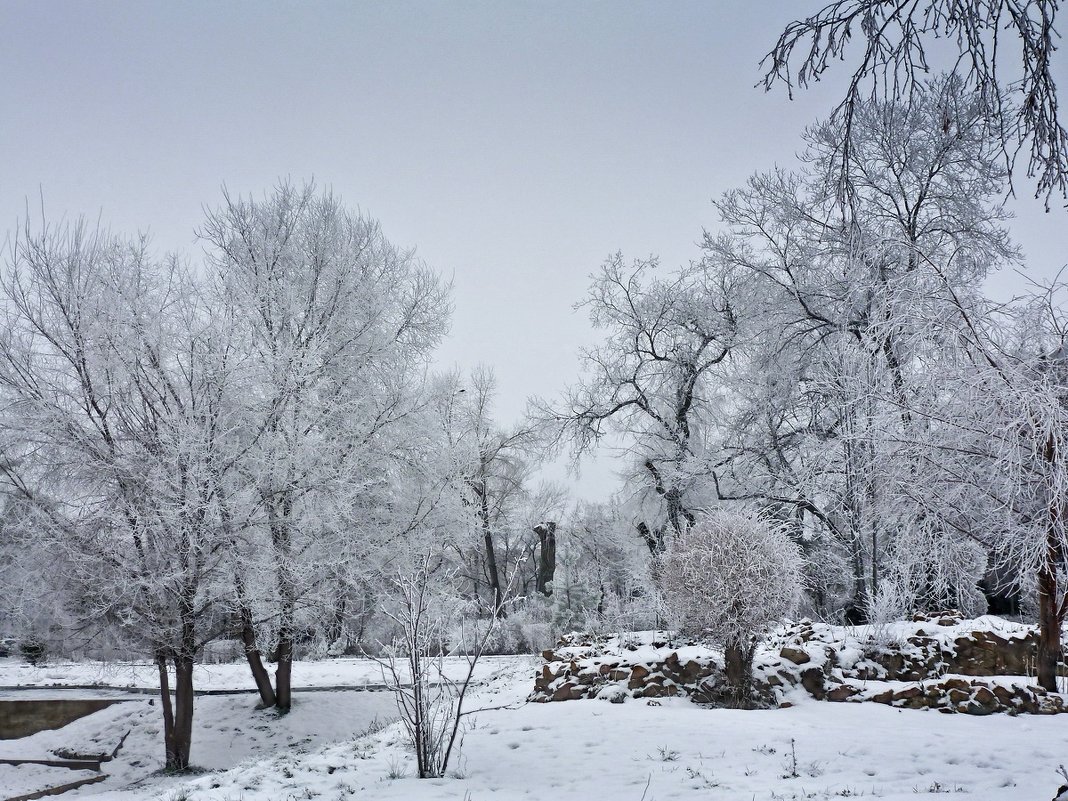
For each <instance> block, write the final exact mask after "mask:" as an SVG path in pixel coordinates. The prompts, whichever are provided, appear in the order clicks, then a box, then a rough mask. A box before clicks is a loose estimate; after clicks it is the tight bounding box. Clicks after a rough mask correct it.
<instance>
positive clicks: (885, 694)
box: [870, 690, 894, 704]
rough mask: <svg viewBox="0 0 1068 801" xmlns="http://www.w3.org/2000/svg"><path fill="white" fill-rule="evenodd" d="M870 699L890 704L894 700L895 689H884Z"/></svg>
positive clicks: (878, 702)
mask: <svg viewBox="0 0 1068 801" xmlns="http://www.w3.org/2000/svg"><path fill="white" fill-rule="evenodd" d="M870 700H872V701H874V702H875V703H877V704H889V703H890V702H892V701H893V700H894V691H893V690H883V691H882V692H881V693H876V694H875V695H873V696H872V697H871V699H870Z"/></svg>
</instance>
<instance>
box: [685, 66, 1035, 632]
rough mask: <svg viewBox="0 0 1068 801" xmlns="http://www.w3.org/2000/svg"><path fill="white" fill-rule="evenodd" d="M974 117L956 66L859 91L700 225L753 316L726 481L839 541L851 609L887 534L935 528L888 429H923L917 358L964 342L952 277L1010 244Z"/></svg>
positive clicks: (999, 176)
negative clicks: (903, 92) (908, 494)
mask: <svg viewBox="0 0 1068 801" xmlns="http://www.w3.org/2000/svg"><path fill="white" fill-rule="evenodd" d="M982 115H983V105H982V103H981V102H980V100H979V99H977V98H975V97H972V96H970V95H968V94H967V93H966V92H964V91H963V87H962V85H961V83H960V82H959V81H958V80H957V79H955V78H954V77H952V76H947V77H943V78H941V79H939V80H936V81H934V82H932V83H930V84H928V85H927V86H926V87H925V88H924V90H923V91H917V93H916V95H915V96H914V98H913V102H912V103H911V104H908V105H903V104H893V103H868V104H862V105H860V106H858V108H857V110H856V114H855V118H854V125H853V128H852V129H851V131H849V132H848V133H845V132H843V130H842V128H841V126H840V125H838V124H834V123H833V122H832V123H828V124H823V125H817V126H815V127H814V128H812V129H811V130H810V131H809V132H808V134H807V141H808V144H809V148H808V150H807V151H806V153H805V155H804V157H803V161H804V166H803V167H802V168H801V169H800V170H799V171H797V172H786V171H783V170H777V171H775V172H772V173H764V174H758V175H757V176H754V177H753V178H752V179H751V180H750V181H749V184H748V186H747V187H746V188H745V189H742V190H736V191H733V192H729V193H727V194H726V195H725V196H724V197H723V198H722V200H721V201H719V202H718V203H717V208H718V209H719V211H720V214H721V217H722V219H723V222H724V223H725V224H726V226H727V227H728V232H727V233H720V234H708V235H706V239H705V247H706V250H707V251H708V253H709V256H710V258H712V259H713V260H714V261H715V262H716V263H720V264H726V265H729V266H731V267H733V268H736V269H741V270H744V271H747V272H748V274H749V275H750V276H751V277H752V287H751V288H752V291H753V293H754V295H755V296H756V298H757V300H754V301H753V302H752V305H751V309H752V313H753V314H754V315H758V317H759V319H760V320H761V321H762V325H761V327H760V329H759V330H754V331H752V332H751V334H750V336H749V338H748V339H747V343H748V347H747V348H746V349H745V350H744V357H745V358H744V359H742V358H740V359H739V363H740V364H744V365H745V367H746V369H745V370H744V371H743V370H739V371H738V373H737V375H736V378H735V381H736V383H735V384H734V387H735V397H736V398H737V399H738V403H737V404H735V405H734V406H733V408H732V411H733V419H732V421H731V423H730V424H729V425H727V426H725V427H724V430H726V431H727V432H728V435H727V436H726V438H725V439H724V440H722V442H721V443H720V456H719V464H720V465H721V466H720V467H719V468H717V470H716V483H717V489H718V491H719V493H720V497H722V498H730V499H736V500H759V501H760V502H762V503H764V504H768V505H771V506H773V507H775V508H777V509H778V512H777V513H778V514H779V515H780V516H781V517H783V518H784V519H792V520H794V521H795V525H796V527H797V530H798V534H799V536H802V537H803V538H804V539H805V540H806V541H807V542H808V543H810V544H811V545H812V546H813V547H819V548H823V549H825V548H826V546H827V545H833V544H834V543H838V544H839V545H840V546H843V547H845V548H846V549H847V551H848V560H849V562H850V564H851V573H852V576H851V579H852V589H851V591H850V593H849V594H850V596H851V597H850V598H849V599H848V600H847V603H846V607H847V614H848V615H849V616H850V617H851V618H852V619H861V618H862V617H863V616H864V615H865V609H866V608H867V606H868V604H869V603H870V601H871V598H872V597H873V595H874V593H876V592H877V591H878V590H879V585H880V584H881V582H882V580H883V575H882V574H883V567H884V565H885V562H886V561H887V559H888V558H890V556H889V554H890V551H891V550H893V548H894V541H895V539H896V538H897V537H898V535H899V534H901V533H902V532H904V531H913V530H916V529H918V528H924V529H927V530H929V531H931V532H933V533H934V534H936V535H937V536H942V535H943V534H944V533H945V532H941V533H939V532H940V531H941V527H942V526H943V523H942V522H941V521H940V520H939V517H938V512H937V510H932V509H931V508H929V507H927V506H923V507H921V506H919V505H916V504H910V503H905V504H903V503H902V502H901V494H900V491H899V488H900V487H901V486H903V485H907V484H909V483H910V482H912V483H914V482H915V481H916V480H917V479H918V476H919V473H920V471H921V468H920V466H919V465H917V464H916V462H915V460H914V459H913V457H912V456H911V455H910V454H909V452H908V449H906V448H903V447H902V446H901V444H900V443H901V441H902V440H906V441H912V440H915V439H917V438H922V437H923V436H924V430H925V427H926V426H927V423H926V422H924V421H922V420H917V419H914V418H915V415H914V412H912V411H911V410H912V408H913V407H914V406H915V405H916V404H917V403H918V402H919V395H920V394H921V393H923V392H927V391H930V387H931V384H930V382H929V381H928V378H927V364H928V363H929V361H930V359H931V357H932V356H935V355H937V354H939V353H940V352H941V351H943V350H945V349H946V348H949V349H954V348H959V347H960V344H959V342H958V340H957V337H956V328H955V326H954V325H953V324H951V322H950V320H951V318H952V317H953V316H954V315H952V314H947V308H948V307H947V305H946V304H947V302H948V296H947V287H950V288H952V290H953V291H954V292H956V293H957V297H959V298H963V299H967V302H972V300H971V299H974V298H976V297H978V293H979V286H980V284H981V282H982V280H983V279H984V278H985V276H986V275H987V274H988V273H989V271H990V270H992V269H994V268H995V267H998V266H1001V265H1004V264H1011V263H1013V262H1015V260H1016V259H1017V258H1018V255H1017V252H1016V250H1015V248H1014V247H1013V246H1012V244H1011V243H1010V242H1009V240H1008V237H1007V235H1006V233H1005V231H1004V229H1003V227H1002V226H1001V223H1002V222H1003V221H1004V220H1005V218H1006V214H1005V212H1004V211H1003V209H1002V208H1001V207H1000V205H999V204H998V203H997V201H996V199H995V198H996V194H997V193H998V192H999V191H1000V189H1001V187H1002V186H1003V181H1004V178H1005V172H1004V169H1003V167H1002V166H1001V165H1000V164H999V162H998V160H997V148H996V143H992V142H991V141H990V139H989V138H988V136H987V132H986V131H985V129H984V126H983V116H982ZM846 135H848V136H849V137H850V141H851V142H852V146H851V150H850V153H851V156H850V160H849V161H848V162H847V165H846V166H847V169H848V172H849V176H850V181H851V183H852V186H853V192H854V196H853V203H852V204H851V205H850V206H848V207H843V206H842V205H841V204H840V203H838V202H837V197H836V191H837V190H836V184H835V179H834V175H835V159H836V158H837V157H838V153H839V151H840V147H841V141H842V137H843V136H846ZM740 355H741V354H740ZM934 391H937V390H934ZM942 552H943V553H945V554H947V555H948V554H949V553H950V552H951V549H950V550H948V551H942ZM934 555H935V554H932V556H934ZM968 563H969V564H972V563H974V560H970V561H969V562H968ZM977 578H978V576H974V575H973V576H970V577H965V576H960V579H961V580H962V581H965V582H966V583H967V582H971V583H973V584H974V582H975V580H976V579H977ZM821 581H822V580H821ZM823 583H824V584H826V582H825V581H824V582H823ZM950 594H951V595H952V594H953V593H950ZM914 602H918V603H939V602H940V600H939V598H938V597H935V596H934V595H931V596H929V597H928V598H926V599H914ZM828 611H831V610H828Z"/></svg>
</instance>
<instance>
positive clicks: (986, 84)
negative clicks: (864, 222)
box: [761, 0, 1068, 204]
mask: <svg viewBox="0 0 1068 801" xmlns="http://www.w3.org/2000/svg"><path fill="white" fill-rule="evenodd" d="M1059 5H1060V4H1059V2H1058V0H914V1H913V2H900V0H834V2H830V3H827V4H826V5H824V6H823V7H822V8H820V9H819V10H818V11H816V13H815V14H813V15H812V16H809V17H806V18H804V19H801V20H796V21H794V22H791V23H790V24H789V25H788V26H787V27H786V29H785V30H784V31H783V33H782V34H781V35H780V36H779V39H778V41H777V42H776V43H775V46H774V47H773V48H772V50H771V52H769V53H768V54H767V55H766V56H765V57H764V59H763V60H762V62H761V66H762V67H763V68H764V69H765V73H764V79H763V82H764V87H765V88H766V89H769V88H771V87H772V86H773V85H775V84H776V83H780V82H781V83H785V84H786V85H787V87H788V89H789V90H790V91H791V96H792V92H793V88H794V86H795V85H796V86H800V87H802V88H803V87H806V86H808V85H809V84H810V83H812V82H814V81H818V80H820V78H822V77H823V76H824V74H825V73H826V72H827V70H828V69H830V67H831V64H832V63H833V62H835V61H845V60H847V56H850V55H851V54H850V53H849V52H848V51H849V49H850V47H851V46H852V44H853V41H854V36H856V37H857V38H859V39H860V40H861V49H860V63H859V65H858V66H857V67H856V68H855V70H854V72H853V75H852V77H851V78H850V81H849V88H848V89H847V91H846V96H845V98H844V99H843V100H842V102H841V104H840V105H839V106H838V108H837V109H836V110H835V114H834V117H835V118H836V120H837V121H839V122H840V123H841V124H842V125H843V127H844V130H845V133H846V135H845V137H843V139H842V140H841V148H840V151H839V156H840V160H839V164H840V165H841V166H842V170H841V172H840V177H841V185H840V189H842V190H844V191H846V192H847V193H849V192H851V183H850V180H849V175H848V172H847V170H846V169H845V165H847V164H848V163H849V162H850V160H851V159H852V158H853V153H852V149H853V147H854V143H853V137H852V132H853V128H854V122H855V120H856V115H857V109H858V108H859V107H860V105H861V104H862V103H863V101H865V100H866V99H871V100H883V101H890V102H896V101H899V100H911V98H912V96H913V94H914V93H915V92H916V91H917V90H921V89H922V87H923V84H924V82H925V81H926V80H927V76H928V74H929V73H930V71H931V68H930V63H931V62H932V61H935V60H936V59H937V58H938V55H937V54H936V53H935V52H934V51H937V50H938V48H939V47H943V48H946V49H947V51H948V52H947V55H949V56H950V59H951V63H952V64H953V67H954V68H955V69H956V70H957V71H958V72H959V73H960V75H961V76H962V77H963V79H964V87H963V88H964V90H965V91H970V92H975V93H976V94H977V96H978V97H979V98H980V99H981V102H982V104H983V108H984V117H983V119H984V121H985V122H984V125H986V126H988V127H989V128H990V133H992V134H993V136H995V137H996V138H997V140H998V141H1000V143H1001V150H1002V153H1003V154H1004V156H1005V158H1006V160H1007V162H1008V163H1009V165H1010V167H1011V165H1012V163H1013V162H1015V160H1016V157H1017V155H1018V154H1019V153H1020V151H1021V150H1023V149H1024V148H1025V147H1026V148H1028V149H1029V151H1030V152H1029V158H1028V163H1027V176H1028V178H1033V179H1034V180H1035V182H1036V196H1041V195H1045V197H1046V202H1047V204H1048V202H1049V198H1050V196H1051V195H1052V194H1053V193H1054V192H1058V193H1060V194H1061V195H1062V196H1063V197H1068V132H1066V131H1065V127H1064V124H1063V121H1062V120H1061V117H1060V107H1059V102H1058V98H1057V81H1056V57H1055V54H1056V50H1057V40H1058V38H1059V37H1058V34H1057V31H1056V28H1055V27H1054V22H1055V18H1056V16H1057V11H1058V8H1059Z"/></svg>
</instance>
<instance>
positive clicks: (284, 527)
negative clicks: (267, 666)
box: [268, 493, 297, 712]
mask: <svg viewBox="0 0 1068 801" xmlns="http://www.w3.org/2000/svg"><path fill="white" fill-rule="evenodd" d="M290 511H291V500H290V498H289V495H288V493H286V494H284V495H283V497H282V499H281V502H280V507H277V508H276V507H275V506H274V505H273V503H271V504H269V505H268V514H269V515H270V521H269V525H270V528H271V544H272V545H273V546H274V558H275V571H276V574H277V577H278V603H279V613H278V646H277V647H276V648H275V657H276V658H277V660H278V667H277V669H276V670H275V674H274V686H275V700H274V703H275V707H276V708H277V709H278V710H279V711H281V712H288V711H289V709H290V707H291V706H292V702H293V696H292V684H291V682H292V677H293V616H294V613H295V610H296V606H297V589H296V586H295V584H294V582H293V572H292V571H293V559H292V557H293V554H292V553H291V551H292V536H291V533H290V530H289V513H290Z"/></svg>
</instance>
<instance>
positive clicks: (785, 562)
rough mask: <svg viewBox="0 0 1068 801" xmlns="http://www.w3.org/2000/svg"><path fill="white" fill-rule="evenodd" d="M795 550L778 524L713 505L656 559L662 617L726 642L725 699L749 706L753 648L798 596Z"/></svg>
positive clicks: (793, 608)
mask: <svg viewBox="0 0 1068 801" xmlns="http://www.w3.org/2000/svg"><path fill="white" fill-rule="evenodd" d="M801 567H802V558H801V552H800V549H799V548H798V546H797V544H796V543H794V542H793V540H791V539H790V537H789V535H788V534H787V533H786V531H785V530H784V528H783V527H782V526H779V525H776V524H775V523H773V522H772V521H770V520H768V519H767V518H766V517H763V516H761V515H758V514H754V513H752V512H748V511H746V510H739V509H728V508H722V507H721V508H715V509H712V510H710V511H708V512H706V513H704V514H703V515H702V516H701V517H700V518H699V519H698V520H697V521H696V523H694V525H693V526H691V527H690V528H689V529H686V530H684V531H682V532H681V533H680V534H679V535H678V537H676V538H675V541H674V542H673V543H671V545H670V546H669V549H668V550H667V552H666V553H664V554H663V555H662V556H661V557H660V559H659V564H658V569H657V584H658V586H659V589H660V593H661V596H662V600H663V603H664V606H665V616H666V617H667V618H668V620H669V621H671V622H672V623H673V624H674V625H676V626H677V627H678V628H679V629H680V631H683V632H685V633H690V634H702V635H705V636H708V637H711V638H712V639H713V640H714V641H716V642H718V643H719V644H721V645H722V646H723V648H724V657H725V661H726V673H727V681H728V684H729V685H730V689H731V698H730V699H729V700H730V701H732V702H733V703H735V704H738V705H747V704H748V703H749V702H750V700H751V698H750V695H751V693H750V682H751V674H752V658H753V650H754V648H755V645H756V639H757V637H758V636H759V635H760V634H762V633H763V632H765V631H766V630H767V628H768V627H769V626H770V625H772V624H774V623H776V622H778V621H781V620H782V619H783V618H786V617H789V616H790V615H792V614H793V613H794V612H795V611H796V609H797V605H798V602H799V600H800V596H801Z"/></svg>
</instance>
